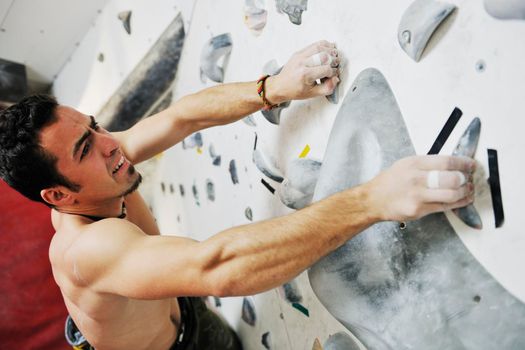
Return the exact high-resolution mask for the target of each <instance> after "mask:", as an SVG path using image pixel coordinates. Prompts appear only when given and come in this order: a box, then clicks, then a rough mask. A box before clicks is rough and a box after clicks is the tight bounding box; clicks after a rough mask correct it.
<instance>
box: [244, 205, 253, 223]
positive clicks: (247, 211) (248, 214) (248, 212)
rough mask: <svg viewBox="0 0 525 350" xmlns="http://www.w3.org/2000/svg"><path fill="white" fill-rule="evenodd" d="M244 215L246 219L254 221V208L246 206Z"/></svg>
mask: <svg viewBox="0 0 525 350" xmlns="http://www.w3.org/2000/svg"><path fill="white" fill-rule="evenodd" d="M244 216H246V219H248V220H250V221H253V213H252V208H250V207H246V209H244Z"/></svg>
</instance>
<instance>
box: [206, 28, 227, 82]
mask: <svg viewBox="0 0 525 350" xmlns="http://www.w3.org/2000/svg"><path fill="white" fill-rule="evenodd" d="M232 47H233V42H232V37H231V35H230V34H229V33H225V34H221V35H217V36H215V37H213V38H211V39H210V40H208V41H207V42H206V44H205V45H204V47H203V48H202V52H201V61H200V72H201V80H203V81H204V82H205V79H204V77H208V78H209V79H211V80H213V81H214V82H217V83H222V82H223V81H224V69H225V67H226V65H227V61H228V59H229V56H230V53H231V51H232ZM222 57H224V59H223V61H222V66H219V65H218V61H219V59H221V58H222Z"/></svg>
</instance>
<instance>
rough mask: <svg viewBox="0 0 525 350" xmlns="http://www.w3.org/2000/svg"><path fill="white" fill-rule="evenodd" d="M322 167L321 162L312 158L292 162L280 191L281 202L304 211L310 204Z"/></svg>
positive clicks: (297, 159)
mask: <svg viewBox="0 0 525 350" xmlns="http://www.w3.org/2000/svg"><path fill="white" fill-rule="evenodd" d="M321 165H322V163H321V162H320V161H318V160H315V159H310V158H296V159H294V160H292V161H291V162H290V164H289V165H288V169H287V172H286V176H285V179H284V181H283V183H282V185H281V187H280V188H279V190H278V193H279V199H280V200H281V202H282V203H283V204H284V205H286V206H287V207H289V208H292V209H302V208H304V207H306V206H307V205H308V204H310V203H311V202H312V197H313V195H314V190H315V184H316V183H317V179H318V178H319V173H320V171H321Z"/></svg>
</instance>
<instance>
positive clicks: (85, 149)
mask: <svg viewBox="0 0 525 350" xmlns="http://www.w3.org/2000/svg"><path fill="white" fill-rule="evenodd" d="M90 147H91V146H90V144H89V143H87V142H86V145H85V146H84V148H83V149H82V154H81V155H80V159H82V158H84V157H85V156H86V155H87V154H88V152H89V149H90Z"/></svg>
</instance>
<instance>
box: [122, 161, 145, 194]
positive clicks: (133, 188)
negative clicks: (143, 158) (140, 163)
mask: <svg viewBox="0 0 525 350" xmlns="http://www.w3.org/2000/svg"><path fill="white" fill-rule="evenodd" d="M135 173H137V174H138V177H137V179H136V180H135V181H134V182H133V184H132V185H131V186H130V187H129V188H128V189H127V190H125V191H124V192H122V194H121V195H120V196H119V197H125V196H127V195H128V194H131V193H133V192H135V191H136V190H137V189H138V188H139V186H140V183H141V182H142V175H141V174H140V173H139V172H137V171H136V170H135V167H134V166H133V165H130V167H129V168H128V175H130V176H133V175H134V174H135Z"/></svg>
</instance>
